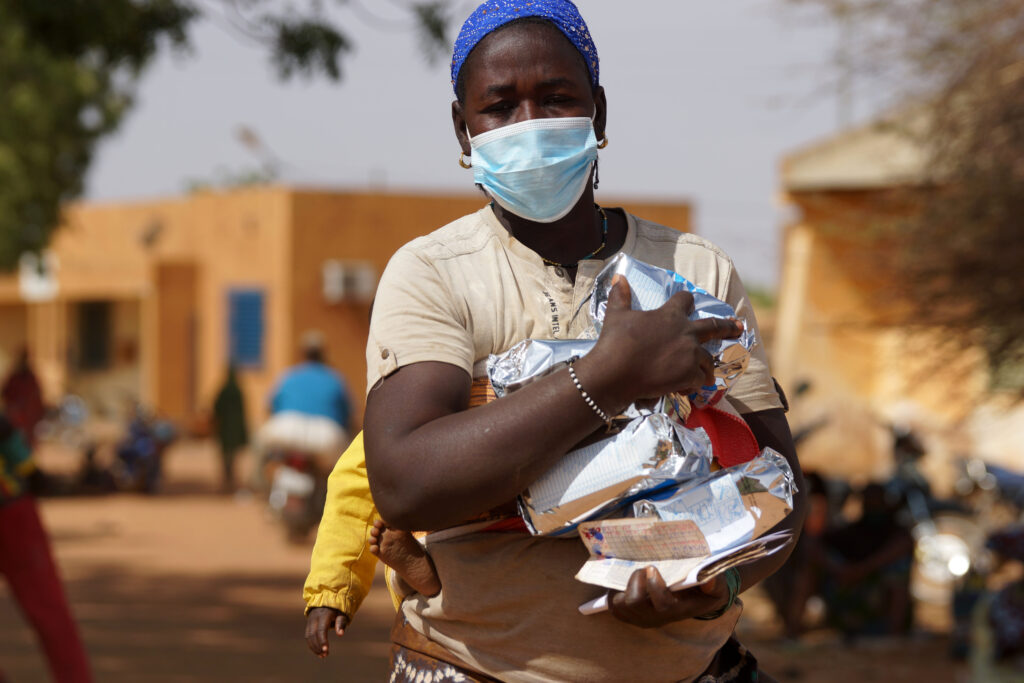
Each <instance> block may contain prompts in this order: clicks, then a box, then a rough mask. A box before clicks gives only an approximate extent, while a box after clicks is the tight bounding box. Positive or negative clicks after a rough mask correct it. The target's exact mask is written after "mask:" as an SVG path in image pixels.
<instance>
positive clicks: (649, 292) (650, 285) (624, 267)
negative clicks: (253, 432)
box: [590, 253, 757, 408]
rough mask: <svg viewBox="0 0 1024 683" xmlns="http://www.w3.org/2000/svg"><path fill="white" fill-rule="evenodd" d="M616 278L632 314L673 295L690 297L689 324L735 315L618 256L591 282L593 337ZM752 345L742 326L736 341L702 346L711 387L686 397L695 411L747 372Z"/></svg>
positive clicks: (678, 280) (663, 273)
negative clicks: (626, 291)
mask: <svg viewBox="0 0 1024 683" xmlns="http://www.w3.org/2000/svg"><path fill="white" fill-rule="evenodd" d="M616 275H622V276H623V277H625V278H626V280H627V281H628V282H629V287H630V291H631V292H632V297H633V301H632V308H633V309H635V310H642V311H650V310H654V309H656V308H660V307H661V306H663V305H664V304H665V303H666V302H667V301H668V300H669V299H670V298H672V296H673V295H675V294H677V293H679V292H690V293H691V294H692V295H693V307H694V310H693V313H692V314H691V315H690V319H691V320H701V319H705V318H725V319H735V318H736V311H735V310H734V309H733V307H732V306H730V305H729V304H727V303H725V302H724V301H722V300H721V299H718V298H716V297H714V296H712V295H711V294H710V293H708V292H707V291H705V290H703V289H701V288H700V287H697V286H696V285H694V284H693V283H691V282H690V281H689V280H687V279H686V278H684V277H682V276H681V275H678V274H677V273H674V272H672V271H671V270H666V269H664V268H659V267H657V266H653V265H651V264H649V263H644V262H643V261H638V260H636V259H634V258H631V257H630V256H628V255H626V254H621V253H620V254H618V255H617V256H615V258H613V259H612V260H611V261H609V262H608V264H607V265H606V266H605V267H604V269H603V270H601V272H600V273H598V275H597V278H596V279H595V281H594V291H593V294H592V295H591V297H590V316H591V319H592V321H593V325H594V331H595V333H597V334H599V333H600V331H601V325H602V324H603V322H604V316H605V311H606V309H607V306H608V295H609V294H610V292H611V290H612V280H613V278H614V277H615V276H616ZM756 344H757V337H756V335H755V334H754V332H753V330H752V329H750V327H749V326H746V325H744V330H743V333H742V334H741V335H740V336H739V337H738V338H736V339H713V340H711V341H708V342H706V343H705V344H704V345H703V346H704V349H705V350H707V352H708V353H710V354H711V357H712V358H714V361H715V384H714V385H713V386H711V385H709V386H705V387H702V388H701V390H700V391H698V392H696V393H695V394H694V395H692V396H690V399H691V400H692V401H693V403H694V405H695V406H696V407H698V408H701V407H704V406H706V405H710V404H713V403H715V402H717V401H718V400H719V399H721V397H722V396H723V395H724V394H725V392H727V391H728V390H729V387H730V386H732V384H733V383H734V382H735V381H736V379H737V378H738V377H739V376H740V375H741V374H743V371H744V370H746V369H747V363H748V362H749V360H750V351H751V350H752V349H753V348H754V346H755V345H756Z"/></svg>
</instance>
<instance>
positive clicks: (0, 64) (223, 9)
mask: <svg viewBox="0 0 1024 683" xmlns="http://www.w3.org/2000/svg"><path fill="white" fill-rule="evenodd" d="M218 2H219V3H220V4H219V5H218V4H217V3H218ZM338 3H339V4H346V3H345V2H344V0H338ZM352 4H353V5H356V4H357V3H354V2H353V3H352ZM204 7H206V8H207V10H206V11H217V12H218V16H219V17H221V18H222V19H224V20H225V21H226V22H228V23H229V24H230V26H231V27H232V28H233V29H236V32H238V33H240V34H242V35H244V36H245V37H247V38H250V39H253V40H256V41H258V42H260V43H261V44H262V45H264V46H265V48H266V49H267V51H268V55H269V58H270V61H271V64H272V67H273V69H274V70H275V71H276V72H277V73H278V75H279V76H280V77H281V78H290V77H294V76H302V77H307V78H312V77H317V76H324V77H326V78H329V79H331V80H335V81H336V80H339V79H340V78H341V77H342V68H341V67H342V60H343V58H344V57H345V56H346V55H347V54H348V53H349V52H351V51H352V49H353V47H354V46H353V43H352V41H351V39H350V38H349V37H348V35H347V34H346V33H345V31H344V30H343V28H342V27H341V26H339V25H338V24H337V21H335V20H333V19H331V18H330V17H329V16H328V14H327V13H325V12H324V11H323V8H322V6H321V4H320V3H319V2H318V1H317V0H309V2H308V5H307V6H305V7H304V9H300V8H297V7H296V6H295V5H294V4H290V5H285V4H284V3H278V2H272V1H268V0H211V1H210V2H208V3H206V5H204ZM446 7H447V5H446V3H444V2H410V3H408V4H406V5H404V8H405V10H406V11H408V12H409V13H410V15H411V17H412V19H413V20H414V21H413V23H412V26H413V27H414V29H415V30H417V31H418V32H419V34H420V37H421V41H422V42H423V44H424V49H425V50H426V51H427V53H428V55H434V56H436V55H438V54H441V52H442V51H443V50H444V49H446V46H447V44H448V41H447V36H446V35H445V31H446V27H447V25H448V21H447V16H446V14H445V12H446ZM203 11H204V10H203V9H201V7H200V6H199V5H196V4H193V3H192V2H189V1H188V0H5V1H4V2H0V98H2V99H0V269H9V268H11V267H13V266H14V265H15V264H16V263H17V262H18V258H19V257H20V255H21V254H22V253H24V252H33V251H38V250H40V249H42V248H44V247H45V246H46V244H47V243H48V242H49V239H50V236H51V234H52V232H53V231H54V229H55V228H56V226H57V225H58V224H59V222H60V208H61V205H62V204H63V203H64V202H66V201H67V200H70V199H73V198H75V197H77V196H78V195H80V194H81V191H82V187H83V182H84V178H85V174H86V172H87V171H88V168H89V165H90V163H91V161H92V158H93V154H94V151H95V148H96V144H97V143H98V142H99V141H100V140H101V139H102V138H103V137H104V136H105V135H108V134H109V133H111V132H112V131H114V130H116V129H117V127H118V126H119V125H120V124H121V122H122V121H123V120H124V117H125V116H126V115H127V114H128V112H129V111H130V109H131V106H132V101H133V95H134V93H135V89H136V87H137V84H138V82H139V79H140V78H141V77H142V76H143V74H144V71H145V68H146V67H147V65H149V64H150V63H151V62H152V60H153V58H154V57H155V56H156V55H157V54H158V53H159V52H160V50H163V49H174V50H186V49H187V48H188V45H189V42H188V36H189V30H190V28H191V27H192V26H193V25H194V23H195V22H196V21H197V20H198V19H200V18H201V17H202V16H203ZM442 46H445V47H442Z"/></svg>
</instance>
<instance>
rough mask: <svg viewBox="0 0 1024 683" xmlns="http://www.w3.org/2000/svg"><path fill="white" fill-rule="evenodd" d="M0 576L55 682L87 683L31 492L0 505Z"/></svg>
mask: <svg viewBox="0 0 1024 683" xmlns="http://www.w3.org/2000/svg"><path fill="white" fill-rule="evenodd" d="M0 574H3V575H4V577H5V578H6V579H7V585H8V586H9V587H10V590H11V593H12V594H14V597H15V599H16V600H17V601H18V604H19V605H20V606H21V611H22V613H23V614H24V615H25V618H26V619H27V620H28V621H29V622H30V623H31V624H32V626H33V627H34V628H35V630H36V634H37V635H38V636H39V640H40V641H41V642H42V646H43V650H44V651H45V652H46V658H47V660H48V661H49V663H50V671H51V672H52V673H53V679H54V680H55V681H57V683H90V682H91V681H92V676H91V675H90V674H89V662H88V659H87V658H86V655H85V648H84V647H83V646H82V640H81V638H80V637H79V635H78V628H77V627H76V626H75V622H74V620H73V619H72V618H71V610H70V609H69V608H68V603H67V599H66V598H65V597H64V589H63V587H62V586H61V583H60V577H59V576H58V574H57V566H56V564H54V562H53V555H52V554H51V553H50V543H49V541H48V540H47V537H46V531H45V530H44V529H43V524H42V522H41V521H40V519H39V512H38V511H37V510H36V504H35V501H34V500H33V499H32V498H31V497H30V496H22V497H21V498H18V499H17V500H15V501H13V502H11V503H8V504H7V505H4V506H2V507H0ZM2 678H3V675H2V674H0V679H2Z"/></svg>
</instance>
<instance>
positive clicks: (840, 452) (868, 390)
mask: <svg viewBox="0 0 1024 683" xmlns="http://www.w3.org/2000/svg"><path fill="white" fill-rule="evenodd" d="M789 199H790V200H791V201H792V202H793V203H794V204H795V205H796V206H797V207H798V208H799V209H800V213H801V218H800V220H799V221H797V222H795V223H794V224H792V225H790V226H788V227H787V228H786V229H785V233H784V241H783V272H782V282H781V287H780V290H779V310H778V315H777V318H776V325H777V327H776V334H775V340H774V353H773V370H774V372H775V374H776V376H777V377H778V379H779V380H780V382H782V384H783V386H784V387H785V388H787V389H788V390H789V391H790V392H791V394H792V390H793V388H794V387H796V386H797V385H798V384H800V383H802V382H808V383H809V384H810V389H809V390H808V391H807V393H806V394H805V395H804V396H801V397H793V396H792V395H791V397H790V398H791V402H792V404H793V409H792V411H791V413H790V423H791V425H792V427H793V429H794V431H797V430H799V429H800V427H801V426H803V425H807V424H811V423H814V422H816V421H818V420H822V419H824V420H825V422H824V426H823V427H822V428H821V429H819V430H818V431H816V432H815V433H814V434H813V435H812V436H810V437H809V438H808V439H807V440H806V442H805V443H804V444H802V446H801V450H800V457H801V460H802V461H803V463H804V466H805V467H806V468H807V469H819V470H821V471H825V472H831V473H834V474H836V475H840V476H847V477H851V478H854V479H865V478H871V477H884V476H886V474H887V472H888V471H889V468H890V466H891V459H890V452H891V451H890V448H891V436H890V434H889V432H888V431H887V424H889V423H890V422H896V423H901V424H906V425H908V426H912V427H914V428H915V429H917V430H919V431H923V432H924V436H925V438H926V440H927V438H928V435H929V434H930V435H933V436H941V437H942V438H941V443H938V442H937V441H938V440H933V443H931V444H928V443H926V446H934V447H936V448H939V449H940V450H941V449H947V450H949V449H952V450H956V449H957V448H958V447H959V445H958V442H957V440H956V439H955V438H953V435H951V434H950V432H949V429H950V425H955V424H956V423H957V422H958V421H960V420H963V419H965V418H966V417H967V416H968V414H969V413H970V411H971V410H972V408H973V406H974V403H975V401H976V400H978V398H979V396H981V395H982V393H983V392H984V390H985V387H986V382H987V374H986V371H985V368H984V366H983V364H982V362H981V361H982V359H981V358H980V357H978V356H977V355H975V354H970V353H967V354H961V355H960V357H959V358H958V359H957V360H956V362H954V363H949V362H940V360H939V356H938V354H937V353H936V350H935V349H936V346H935V345H936V342H937V341H938V339H937V337H936V336H935V334H934V333H933V332H931V331H929V330H925V329H919V328H915V327H914V326H913V310H912V309H910V308H908V307H907V306H905V305H904V304H903V303H902V302H901V297H900V295H899V292H898V291H895V290H894V289H893V283H892V279H893V274H892V273H891V272H888V273H887V272H886V271H885V267H884V266H883V265H882V264H881V262H880V259H879V258H878V254H879V250H882V249H886V246H885V244H884V243H881V242H880V241H879V240H878V239H877V238H876V237H875V233H874V232H873V227H872V226H877V225H878V224H879V222H880V221H888V220H898V219H899V218H900V215H901V213H900V209H899V207H894V206H893V205H891V204H890V203H887V202H886V201H884V197H882V196H881V195H880V194H879V193H877V192H870V191H848V192H817V193H810V192H808V193H792V194H791V195H790V196H789ZM949 454H950V453H948V452H947V453H943V454H942V456H943V457H945V456H947V455H949Z"/></svg>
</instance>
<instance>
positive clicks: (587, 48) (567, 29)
mask: <svg viewBox="0 0 1024 683" xmlns="http://www.w3.org/2000/svg"><path fill="white" fill-rule="evenodd" d="M523 17H543V18H544V19H547V20H549V21H550V22H551V23H552V24H554V25H555V26H556V27H557V28H558V30H560V31H561V32H562V33H564V34H565V37H566V38H568V39H569V41H570V42H571V43H572V44H573V45H575V46H576V49H577V50H579V51H580V54H581V55H583V61H584V62H586V63H587V70H589V71H590V82H591V84H592V85H593V86H595V87H596V86H597V84H598V74H599V70H598V59H597V48H596V47H595V46H594V41H593V39H592V38H591V37H590V30H589V29H588V28H587V25H586V23H585V22H584V21H583V17H581V16H580V11H579V10H578V9H576V5H574V4H573V3H572V2H570V0H487V2H485V3H483V4H482V5H480V6H479V7H477V8H476V10H475V11H474V12H473V13H472V14H471V15H469V19H466V23H464V24H463V25H462V30H461V31H459V37H458V38H457V39H456V40H455V50H454V54H452V89H453V90H455V91H456V92H455V94H456V95H458V89H457V84H458V81H459V71H461V70H462V64H463V63H464V62H465V61H466V57H468V56H469V53H470V52H472V50H473V48H474V47H476V44H477V43H479V42H480V41H481V40H483V39H484V37H485V36H486V35H487V34H489V33H490V32H491V31H493V30H494V29H496V28H498V27H500V26H504V25H505V24H507V23H509V22H511V21H515V20H516V19H522V18H523Z"/></svg>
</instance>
